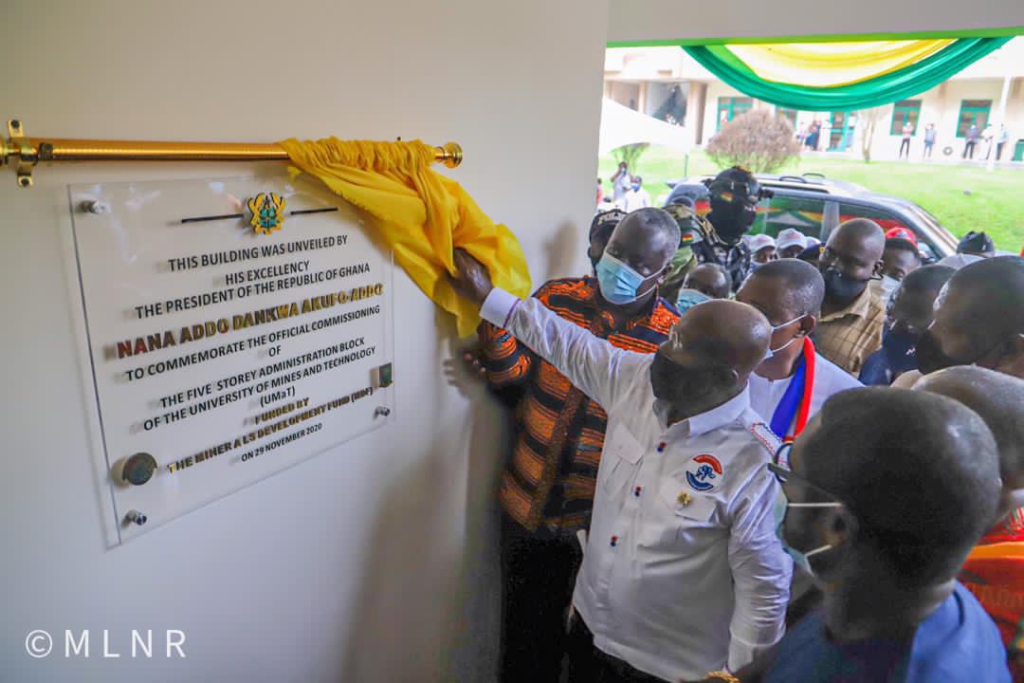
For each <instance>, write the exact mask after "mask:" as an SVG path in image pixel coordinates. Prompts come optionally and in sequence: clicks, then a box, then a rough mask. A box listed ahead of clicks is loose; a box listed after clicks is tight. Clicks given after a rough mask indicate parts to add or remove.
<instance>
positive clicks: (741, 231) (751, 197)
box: [693, 166, 772, 290]
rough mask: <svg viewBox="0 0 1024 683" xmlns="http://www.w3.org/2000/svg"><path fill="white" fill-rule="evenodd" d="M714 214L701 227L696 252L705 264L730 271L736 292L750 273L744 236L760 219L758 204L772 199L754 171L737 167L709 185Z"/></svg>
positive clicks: (749, 259) (711, 213)
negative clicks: (717, 265) (758, 216)
mask: <svg viewBox="0 0 1024 683" xmlns="http://www.w3.org/2000/svg"><path fill="white" fill-rule="evenodd" d="M705 183H706V184H707V186H708V193H709V194H710V204H711V212H710V213H709V214H708V215H707V220H706V221H702V223H701V235H700V239H699V240H694V244H693V251H694V253H695V254H696V255H697V260H698V261H700V262H701V263H717V264H719V265H721V266H723V267H724V268H725V269H726V270H728V271H729V275H730V277H732V282H733V289H734V290H735V289H738V288H739V286H740V284H741V283H742V282H743V280H745V279H746V277H747V274H748V273H749V272H750V263H751V253H750V247H748V246H747V245H746V244H744V243H743V236H744V235H745V234H747V233H748V232H749V231H750V227H751V226H752V225H753V224H754V219H755V218H757V203H758V202H759V201H760V200H762V199H767V198H770V197H771V196H772V193H771V191H770V190H767V189H765V188H763V187H761V184H760V183H758V182H757V179H756V178H755V177H754V176H753V174H752V173H750V171H748V170H746V169H744V168H740V167H739V166H733V167H732V168H729V169H726V170H724V171H722V172H721V173H719V174H718V175H717V176H715V178H714V179H713V180H710V181H705Z"/></svg>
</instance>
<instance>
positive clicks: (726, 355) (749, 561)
mask: <svg viewBox="0 0 1024 683" xmlns="http://www.w3.org/2000/svg"><path fill="white" fill-rule="evenodd" d="M666 218H667V220H672V219H671V217H670V216H668V215H667V214H666ZM628 220H629V218H628V217H627V218H626V219H624V220H623V222H622V223H621V224H620V226H621V225H624V224H625V223H626V221H628ZM455 264H456V267H457V268H458V272H459V276H458V278H457V279H456V280H455V281H454V283H453V284H454V286H455V287H456V289H457V291H459V292H461V293H462V294H463V296H465V297H466V298H468V299H470V300H471V301H474V302H476V303H478V304H481V305H482V309H481V315H482V316H483V317H484V319H486V320H488V321H491V322H493V323H494V324H496V325H500V326H502V327H504V328H505V329H507V330H509V331H510V332H511V333H512V334H513V335H515V336H516V337H517V338H518V339H520V341H522V342H523V343H524V344H526V345H528V346H529V347H530V348H531V349H532V350H533V351H534V352H535V353H537V355H539V356H541V357H542V358H544V359H546V360H547V361H548V362H550V363H551V364H552V365H554V366H555V367H556V368H558V369H559V370H560V371H561V372H562V373H563V374H565V375H566V377H568V378H569V380H570V381H572V382H573V383H574V384H575V385H576V386H578V387H579V388H580V389H581V390H583V391H584V392H585V393H587V394H588V395H589V396H591V397H592V398H594V399H595V400H597V401H598V402H599V403H600V404H601V405H602V406H603V407H604V408H605V410H606V411H607V413H608V430H607V436H606V440H605V447H604V454H603V455H602V458H601V464H600V467H599V470H598V477H597V492H596V494H595V497H594V514H593V520H592V523H591V528H590V537H589V539H588V543H587V549H586V554H585V555H584V560H583V567H582V569H581V570H580V574H579V577H578V578H577V581H576V591H575V595H574V598H573V603H574V607H575V608H576V610H577V611H578V615H579V616H578V617H577V618H576V619H575V622H576V623H575V625H574V629H573V634H572V635H573V638H574V640H575V641H576V643H577V644H578V645H577V647H576V648H574V650H573V651H571V652H570V680H571V681H573V682H574V683H575V682H576V681H594V680H611V679H614V680H623V681H643V680H652V677H653V680H665V681H673V682H675V681H679V680H681V679H694V678H702V677H703V676H704V674H705V673H707V672H708V671H709V670H712V669H724V668H726V667H728V668H730V669H732V670H735V669H738V668H739V667H741V666H743V665H745V664H746V663H748V662H750V661H751V660H752V659H753V657H754V656H756V655H757V654H758V653H760V652H761V651H763V650H764V649H766V648H768V647H770V646H771V645H772V644H774V643H775V642H776V641H777V640H778V639H779V638H780V637H781V635H782V631H783V620H784V613H785V609H786V603H787V600H788V598H789V581H790V576H791V570H792V563H791V562H790V561H789V559H788V558H787V557H786V556H785V554H784V553H783V551H782V548H781V545H780V543H779V541H778V538H777V537H776V535H775V522H774V516H773V504H774V502H775V496H776V494H777V488H776V487H777V483H776V482H775V481H774V477H773V476H772V475H771V474H770V473H769V472H768V470H767V467H766V465H767V463H768V462H769V460H770V458H771V457H772V455H773V454H774V450H775V448H776V446H777V444H778V441H777V440H776V439H774V438H773V436H772V435H771V432H770V430H769V429H768V428H767V427H766V425H764V423H763V421H762V420H761V418H760V417H759V416H758V415H757V414H756V413H755V412H754V411H753V410H751V409H750V405H749V403H750V399H749V394H748V391H747V379H748V377H749V376H750V373H751V372H753V370H754V368H756V367H757V365H758V364H759V363H760V362H761V360H762V359H763V358H764V355H765V352H766V349H767V346H768V338H769V336H770V335H769V333H770V328H769V325H768V323H767V321H766V320H765V319H764V316H762V315H761V314H760V313H758V312H757V311H756V310H755V309H753V308H751V307H750V306H747V305H745V304H740V303H737V302H734V301H709V302H706V303H704V304H702V305H700V306H695V307H694V308H692V309H690V310H689V311H688V312H687V313H686V314H685V315H684V316H683V317H682V318H681V319H680V321H679V323H677V324H676V326H675V327H674V328H673V330H672V332H671V334H670V336H669V340H668V341H666V342H665V343H664V344H662V346H661V347H659V349H658V352H657V353H656V354H655V355H654V356H651V355H645V354H638V353H633V352H630V351H625V350H622V349H618V348H616V347H614V346H612V345H610V344H608V343H607V342H605V341H603V340H600V339H598V338H596V337H594V336H593V335H591V334H590V333H589V332H587V331H586V330H584V329H582V328H580V327H578V326H576V325H573V324H572V323H569V322H567V321H565V320H562V319H561V318H559V317H558V316H557V315H555V314H553V313H552V312H551V311H549V310H548V309H546V308H544V307H543V306H541V305H537V302H536V301H534V300H526V301H520V300H518V299H516V298H515V297H514V296H512V295H510V294H508V293H507V292H504V291H502V290H499V289H495V288H494V287H493V286H492V285H491V282H490V277H489V276H488V274H487V271H486V269H485V268H484V267H483V266H482V265H480V264H479V262H477V261H475V260H474V259H472V257H470V256H468V255H467V254H466V253H465V252H463V251H461V250H456V253H455ZM627 265H628V264H627ZM571 647H572V646H571ZM602 676H606V677H608V678H602Z"/></svg>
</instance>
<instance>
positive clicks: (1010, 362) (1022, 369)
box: [995, 334, 1024, 377]
mask: <svg viewBox="0 0 1024 683" xmlns="http://www.w3.org/2000/svg"><path fill="white" fill-rule="evenodd" d="M995 369H997V370H999V371H1000V372H1005V373H1006V374H1009V375H1014V376H1016V377H1024V334H1015V335H1013V336H1012V337H1011V338H1010V339H1008V340H1007V342H1006V346H1005V347H1004V349H1003V353H1002V358H1000V360H999V363H998V364H997V365H996V368H995Z"/></svg>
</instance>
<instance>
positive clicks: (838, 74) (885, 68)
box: [728, 40, 955, 88]
mask: <svg viewBox="0 0 1024 683" xmlns="http://www.w3.org/2000/svg"><path fill="white" fill-rule="evenodd" d="M953 42H955V41H953V40H872V41H861V42H853V43H790V44H779V45H775V44H760V45H729V46H728V48H729V51H730V52H732V53H733V54H734V55H736V56H737V57H739V58H740V59H741V60H742V61H743V62H744V63H745V64H746V65H747V66H748V67H749V68H750V70H751V71H753V72H754V73H755V74H757V76H758V77H759V78H761V79H762V80H765V81H771V82H773V83H799V84H800V85H803V86H808V87H815V88H832V87H837V86H842V85H850V84H853V83H859V82H861V81H865V80H868V79H870V78H877V77H878V76H883V75H885V74H887V73H892V72H893V71H897V70H899V69H902V68H904V67H907V66H911V65H913V64H916V63H917V62H919V61H921V60H922V59H925V58H926V57H930V56H931V55H933V54H935V53H936V52H938V51H940V50H942V49H943V48H945V47H947V46H949V45H951V44H952V43H953Z"/></svg>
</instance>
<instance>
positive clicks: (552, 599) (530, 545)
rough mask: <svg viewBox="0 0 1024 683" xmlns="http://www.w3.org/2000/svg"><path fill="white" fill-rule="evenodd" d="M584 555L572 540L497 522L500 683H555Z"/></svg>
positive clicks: (504, 520) (564, 649)
mask: <svg viewBox="0 0 1024 683" xmlns="http://www.w3.org/2000/svg"><path fill="white" fill-rule="evenodd" d="M582 562H583V552H582V550H581V549H580V545H579V543H578V542H577V541H576V539H575V537H566V538H557V537H554V536H552V535H551V534H547V533H540V534H532V533H530V532H529V531H527V530H526V529H524V528H522V527H521V526H519V524H517V523H516V522H514V521H512V520H510V519H508V518H507V517H503V518H502V527H501V570H502V576H503V581H504V586H505V591H504V601H503V603H504V604H503V610H502V612H503V613H502V622H503V624H502V626H503V628H502V648H501V664H500V671H499V680H500V681H501V682H502V683H558V681H559V680H560V679H561V674H562V659H563V658H564V656H565V651H566V642H567V639H568V635H567V633H566V617H567V615H568V612H569V605H570V603H571V602H572V592H573V588H574V587H575V586H576V572H577V571H579V568H580V564H581V563H582Z"/></svg>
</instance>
